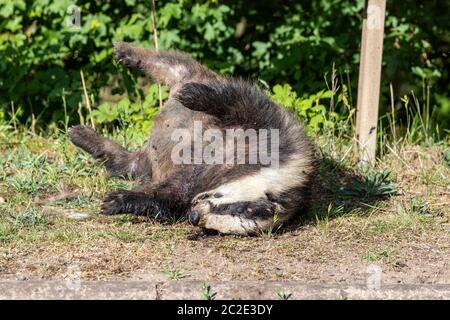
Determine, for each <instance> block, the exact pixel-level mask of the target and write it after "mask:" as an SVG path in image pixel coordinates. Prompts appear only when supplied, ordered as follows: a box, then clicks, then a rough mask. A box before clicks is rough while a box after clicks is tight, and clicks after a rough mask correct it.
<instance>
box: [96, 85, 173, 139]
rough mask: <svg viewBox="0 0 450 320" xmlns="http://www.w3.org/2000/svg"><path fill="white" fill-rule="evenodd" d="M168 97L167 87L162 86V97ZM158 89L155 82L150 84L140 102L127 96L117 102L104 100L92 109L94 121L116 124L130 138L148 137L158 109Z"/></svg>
mask: <svg viewBox="0 0 450 320" xmlns="http://www.w3.org/2000/svg"><path fill="white" fill-rule="evenodd" d="M167 97H168V89H167V87H162V98H163V99H166V98H167ZM158 103H159V91H158V86H157V85H156V84H154V85H152V86H150V89H149V91H148V94H147V95H146V96H145V99H144V101H142V102H140V101H139V102H132V101H130V99H129V98H128V97H125V98H123V99H121V100H120V101H119V102H118V103H115V104H109V103H107V102H104V103H102V104H100V105H99V106H98V107H97V108H96V109H95V110H93V111H92V117H93V118H94V119H95V121H96V123H100V124H104V125H113V124H116V123H117V124H118V125H119V127H120V128H121V129H122V132H124V134H125V135H126V136H127V137H128V138H129V139H132V140H135V139H139V140H143V139H145V138H147V137H148V134H149V132H150V129H151V126H152V119H153V117H154V116H155V115H156V114H157V113H158V111H159V105H158Z"/></svg>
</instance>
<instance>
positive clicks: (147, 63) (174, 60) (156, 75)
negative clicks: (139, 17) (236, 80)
mask: <svg viewBox="0 0 450 320" xmlns="http://www.w3.org/2000/svg"><path fill="white" fill-rule="evenodd" d="M114 56H115V58H116V59H117V60H118V61H119V62H120V63H123V64H124V65H125V66H127V67H129V68H135V69H140V70H142V71H143V72H144V73H145V74H147V75H149V76H151V77H152V78H153V79H154V80H156V82H158V83H162V84H166V85H168V86H169V87H170V89H171V93H173V92H175V91H176V90H177V88H179V85H180V84H182V83H185V82H187V81H200V82H201V81H204V80H206V79H210V78H217V77H218V75H217V74H215V73H214V72H213V71H211V70H209V69H207V68H206V67H204V66H202V65H201V64H200V63H198V62H197V61H195V60H194V59H192V58H191V57H190V56H189V55H188V54H186V53H183V52H179V51H175V50H154V49H144V48H137V47H135V46H133V45H131V44H130V43H127V42H116V43H114Z"/></svg>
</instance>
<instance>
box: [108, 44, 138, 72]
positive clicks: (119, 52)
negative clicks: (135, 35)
mask: <svg viewBox="0 0 450 320" xmlns="http://www.w3.org/2000/svg"><path fill="white" fill-rule="evenodd" d="M114 57H115V58H116V60H117V61H119V62H120V63H122V64H124V65H125V66H127V67H130V68H139V67H140V66H141V59H139V57H138V55H136V54H135V48H133V46H131V44H129V43H126V42H116V43H114Z"/></svg>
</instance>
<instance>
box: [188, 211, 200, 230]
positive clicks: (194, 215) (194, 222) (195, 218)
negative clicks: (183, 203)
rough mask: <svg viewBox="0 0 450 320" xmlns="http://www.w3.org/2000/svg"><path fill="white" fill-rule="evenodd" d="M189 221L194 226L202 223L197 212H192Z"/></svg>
mask: <svg viewBox="0 0 450 320" xmlns="http://www.w3.org/2000/svg"><path fill="white" fill-rule="evenodd" d="M188 221H189V223H190V224H192V225H193V226H196V225H198V223H199V221H200V213H199V212H198V211H197V210H193V211H191V212H190V213H189V216H188Z"/></svg>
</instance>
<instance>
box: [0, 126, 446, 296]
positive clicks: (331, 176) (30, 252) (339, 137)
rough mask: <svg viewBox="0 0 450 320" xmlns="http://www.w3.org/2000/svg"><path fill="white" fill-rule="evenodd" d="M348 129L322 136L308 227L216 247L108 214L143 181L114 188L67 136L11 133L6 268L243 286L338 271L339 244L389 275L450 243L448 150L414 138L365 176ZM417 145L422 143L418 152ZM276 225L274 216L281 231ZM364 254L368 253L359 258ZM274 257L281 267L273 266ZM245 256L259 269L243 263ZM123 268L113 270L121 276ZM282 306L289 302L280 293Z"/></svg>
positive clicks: (181, 228)
mask: <svg viewBox="0 0 450 320" xmlns="http://www.w3.org/2000/svg"><path fill="white" fill-rule="evenodd" d="M348 122H349V123H351V121H350V120H348ZM349 123H347V124H344V125H343V126H342V127H341V126H336V127H334V128H333V129H330V130H327V131H324V132H320V133H319V134H318V135H317V136H316V142H317V144H318V146H319V151H320V154H321V163H320V166H319V172H318V177H317V178H316V180H315V181H314V184H313V190H312V192H311V193H312V201H311V206H310V207H309V209H308V211H307V213H306V215H305V216H303V217H301V218H300V219H299V221H294V222H293V223H292V224H291V223H288V224H286V225H284V226H283V227H281V228H279V227H276V228H272V229H270V230H268V231H267V232H264V233H263V234H261V235H260V236H261V237H257V238H256V237H253V238H252V237H234V236H216V237H211V238H209V237H207V238H205V239H200V240H197V241H189V240H187V237H188V235H189V234H190V233H191V232H192V230H193V228H192V227H190V226H188V225H187V224H186V223H185V222H183V219H179V220H173V221H169V222H167V223H156V222H153V221H150V220H149V219H147V218H145V217H136V216H132V215H118V216H102V215H100V214H99V207H100V205H101V201H102V198H103V197H104V195H105V194H106V193H107V192H109V191H112V190H114V189H117V188H125V189H130V188H132V187H133V186H134V185H135V182H130V181H125V180H121V179H108V177H107V174H106V171H105V170H104V169H103V167H102V166H100V165H98V164H97V163H96V162H95V161H93V160H92V159H91V157H90V156H89V155H87V154H86V153H84V152H82V151H80V150H78V149H77V148H75V147H74V146H73V145H71V144H70V142H69V141H68V140H67V138H66V136H65V134H64V133H63V132H60V131H54V132H51V131H49V132H45V133H42V136H39V135H36V134H33V133H30V132H28V131H27V130H25V129H23V128H19V129H17V130H16V131H14V130H13V129H12V127H11V126H10V127H9V128H8V129H4V128H5V127H3V129H0V167H1V168H2V170H0V253H1V254H0V263H2V264H4V265H6V264H8V263H11V261H10V260H8V259H9V258H4V257H9V255H11V254H12V253H11V252H13V253H14V254H18V253H22V254H23V256H21V258H17V257H15V258H14V259H15V260H14V259H12V260H14V261H15V263H16V264H17V265H19V266H21V267H23V268H27V266H29V265H31V266H33V263H34V264H36V263H35V262H27V261H26V260H24V258H23V257H28V256H30V257H32V258H33V259H41V258H42V257H41V256H42V255H43V254H44V255H46V254H48V255H49V261H54V260H55V259H57V257H58V256H61V254H62V253H64V252H70V253H71V254H74V256H77V257H80V258H79V259H81V260H82V261H84V262H83V263H84V264H85V265H88V266H90V265H91V264H92V265H93V266H92V269H93V270H90V271H89V272H90V273H89V274H90V276H91V277H93V278H96V277H97V276H98V275H99V274H105V275H108V274H112V273H115V272H121V271H115V270H124V269H125V270H129V271H130V272H131V271H133V270H136V269H139V268H141V266H142V265H146V264H147V263H149V262H151V263H155V265H156V266H157V268H158V269H157V270H159V271H162V273H163V274H165V276H166V277H167V278H168V279H173V280H181V279H186V278H187V279H189V278H191V277H193V274H195V270H197V271H198V270H199V269H200V270H203V269H201V268H205V269H208V268H210V269H208V274H214V272H217V270H220V273H221V274H224V275H227V276H230V274H232V275H233V278H235V277H246V276H248V277H254V278H257V279H266V278H270V279H272V278H275V279H289V277H290V275H291V273H292V272H293V271H292V270H291V269H289V268H288V267H286V268H285V266H289V265H291V264H292V261H291V260H290V259H291V258H292V257H295V259H302V260H308V261H309V259H310V260H311V261H328V259H329V258H330V257H333V255H334V254H335V253H334V252H333V251H332V250H333V248H334V247H333V246H338V245H340V244H342V245H346V246H347V247H346V249H345V250H347V251H345V252H347V254H349V255H351V254H355V255H357V258H358V259H360V260H363V261H369V262H377V263H381V264H383V263H391V262H392V261H396V259H400V258H401V257H402V256H404V255H406V253H404V252H403V251H402V250H403V248H402V247H401V246H400V243H409V242H411V241H412V242H414V241H415V242H414V243H417V242H418V241H422V242H423V243H427V245H429V246H432V245H434V242H433V241H434V240H432V239H434V238H433V237H440V238H441V239H445V237H446V236H447V237H448V233H447V234H444V233H443V229H442V225H445V223H446V222H445V221H447V220H446V219H448V214H449V212H448V201H449V195H448V185H449V184H450V166H449V165H448V157H449V156H448V154H449V151H448V150H450V149H449V145H448V141H440V142H432V141H431V140H430V139H423V140H420V139H419V138H420V136H421V135H424V134H425V133H426V132H425V131H424V130H422V129H418V128H416V129H414V130H413V129H412V128H411V129H410V131H409V132H410V136H409V137H408V139H406V140H405V139H402V140H398V141H397V142H395V141H394V142H393V141H389V140H386V139H385V140H383V141H382V142H383V143H384V144H386V145H383V147H382V148H380V151H381V153H380V155H379V156H380V159H379V160H378V162H377V163H376V164H375V165H374V166H372V167H367V166H366V167H361V166H359V165H358V161H357V157H356V150H355V148H354V141H353V140H352V130H353V129H352V128H351V127H349V126H350V124H349ZM416 123H419V122H416ZM2 130H3V131H2ZM427 130H428V129H427ZM397 134H398V135H400V132H397ZM412 137H414V139H416V140H415V141H417V139H419V140H420V141H421V143H423V144H422V145H417V144H416V145H413V144H411V143H412V142H411V141H412V140H413V138H412ZM425 140H427V142H426V141H425ZM425 142H426V143H425ZM133 147H136V146H133ZM70 210H72V211H75V212H80V213H84V214H86V216H87V217H86V218H84V219H81V220H76V219H72V218H70V216H69V215H68V214H67V211H70ZM277 219H278V217H277V216H275V217H274V222H276V221H277ZM427 241H428V242H427ZM422 242H419V243H422ZM355 243H357V244H358V250H356V249H355V252H353V248H354V244H355ZM348 246H351V248H352V250H348ZM419 247H420V246H419ZM193 248H195V249H193ZM308 248H312V249H311V251H308ZM89 250H91V251H89ZM146 250H147V251H146ZM239 250H241V251H239ZM327 250H328V251H327ZM209 251H211V252H215V253H216V254H223V256H222V257H226V258H227V259H236V260H233V266H235V267H236V268H242V269H244V270H245V272H244V271H242V270H241V271H239V270H240V269H236V270H232V271H229V270H226V269H223V270H222V269H220V268H222V266H221V265H216V264H217V263H220V261H205V252H209ZM143 252H144V253H145V254H144V253H143ZM148 252H150V253H148ZM2 254H3V255H2ZM102 254H104V255H105V256H106V257H104V256H102ZM302 254H305V255H306V256H302ZM272 255H276V256H277V258H274V259H267V257H271V256H272ZM297 256H299V257H301V258H299V257H297ZM246 257H251V259H254V260H253V261H246V262H241V259H243V258H246ZM2 259H3V260H2ZM30 259H31V258H30ZM224 259H225V258H224ZM283 259H286V261H287V262H286V264H285V263H284V260H283ZM91 260H92V261H91ZM112 260H113V262H114V264H115V265H114V267H113V266H110V265H111V264H112V262H111V261H112ZM116 260H117V261H116ZM219 260H220V259H219ZM296 261H297V260H296ZM339 261H345V260H342V259H340V260H339ZM38 264H39V263H38ZM209 264H210V266H209ZM17 265H12V266H11V267H10V268H11V270H15V269H16V268H17ZM82 268H83V266H82ZM84 268H90V267H86V266H85V267H84ZM37 270H38V271H36V273H38V274H39V273H42V274H45V275H46V276H51V275H49V274H48V273H46V272H47V271H45V270H54V271H51V272H55V273H57V272H58V270H59V269H58V268H57V267H54V266H51V267H48V268H47V267H45V268H42V270H44V271H42V270H41V269H37ZM193 270H194V272H192V271H193ZM48 272H50V271H48ZM205 273H206V272H205ZM202 276H203V273H202ZM202 280H203V279H202ZM202 295H203V297H204V298H205V299H214V298H215V293H214V292H213V290H212V288H211V287H210V286H208V285H207V284H205V285H204V286H203V287H202ZM278 297H279V298H282V299H284V298H290V295H289V294H284V293H283V292H280V293H279V295H278Z"/></svg>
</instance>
